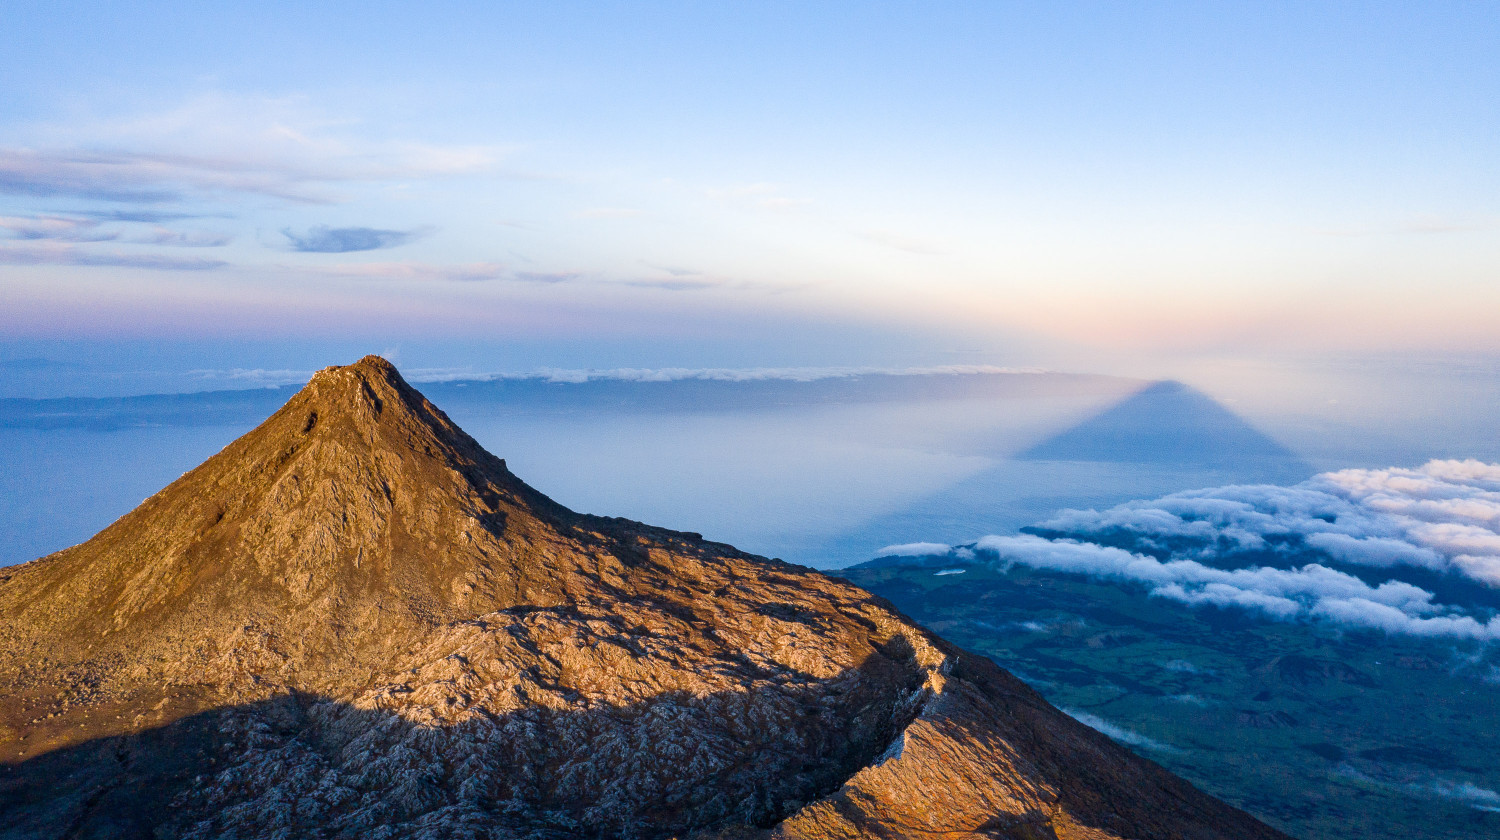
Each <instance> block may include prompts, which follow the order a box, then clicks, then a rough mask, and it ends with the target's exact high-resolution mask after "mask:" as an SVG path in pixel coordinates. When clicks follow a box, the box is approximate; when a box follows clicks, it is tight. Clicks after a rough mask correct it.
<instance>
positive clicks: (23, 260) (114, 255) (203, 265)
mask: <svg viewBox="0 0 1500 840" xmlns="http://www.w3.org/2000/svg"><path fill="white" fill-rule="evenodd" d="M0 264H5V265H78V266H107V267H114V268H148V269H157V270H161V271H208V270H211V269H215V268H222V267H224V266H226V265H228V263H226V262H225V261H223V260H211V259H206V258H202V257H177V256H172V255H168V254H131V253H124V252H120V251H109V252H103V251H94V250H87V249H84V248H80V247H77V246H74V245H65V244H62V243H48V244H47V245H0Z"/></svg>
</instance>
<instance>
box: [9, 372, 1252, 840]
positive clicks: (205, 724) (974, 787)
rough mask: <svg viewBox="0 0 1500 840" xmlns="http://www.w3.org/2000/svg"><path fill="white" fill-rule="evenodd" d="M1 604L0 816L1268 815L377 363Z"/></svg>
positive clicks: (776, 827) (580, 831) (1061, 834)
mask: <svg viewBox="0 0 1500 840" xmlns="http://www.w3.org/2000/svg"><path fill="white" fill-rule="evenodd" d="M0 616H3V622H0V837H3V838H22V837H25V838H32V837H36V838H54V837H55V838H63V837H69V838H72V837H153V838H171V837H182V838H210V837H236V838H258V837H268V838H269V837H276V838H300V837H320V838H367V837H368V838H381V837H432V838H438V837H443V838H447V837H476V838H477V837H485V838H573V837H589V838H594V837H598V838H667V837H673V836H679V837H702V838H710V837H719V838H732V837H778V838H857V837H872V838H874V837H879V838H898V837H899V838H910V837H932V838H937V837H943V838H966V837H972V838H980V837H985V838H1001V837H1005V838H1027V839H1028V840H1035V838H1062V840H1071V838H1090V840H1092V838H1162V840H1166V838H1173V839H1174V840H1175V839H1176V838H1204V840H1207V838H1274V837H1280V836H1281V835H1279V834H1278V833H1276V832H1275V831H1272V830H1271V829H1269V828H1267V827H1265V826H1263V825H1261V824H1260V823H1258V822H1256V821H1255V820H1253V819H1251V818H1250V817H1248V816H1246V815H1245V814H1243V813H1241V812H1239V811H1236V810H1234V809H1232V808H1230V807H1228V806H1226V805H1223V804H1222V803H1219V802H1217V801H1216V800H1213V799H1211V798H1209V797H1207V796H1205V795H1203V794H1201V793H1199V792H1198V791H1196V790H1194V789H1193V788H1192V787H1190V786H1188V785H1187V784H1186V783H1184V782H1182V781H1180V780H1178V779H1176V778H1175V777H1173V776H1171V775H1169V774H1167V773H1166V772H1165V771H1163V770H1161V769H1160V768H1158V767H1157V766H1156V765H1154V764H1151V763H1150V762H1147V761H1144V760H1142V759H1140V758H1137V757H1135V756H1134V755H1132V754H1131V753H1129V752H1126V751H1125V750H1123V749H1121V748H1120V747H1118V746H1116V745H1115V744H1114V743H1113V742H1111V741H1109V740H1108V739H1106V738H1104V737H1103V736H1101V735H1098V734H1096V733H1095V732H1093V731H1092V730H1090V729H1087V728H1086V727H1084V726H1082V725H1081V724H1078V723H1076V722H1074V721H1073V720H1072V719H1071V718H1069V717H1067V716H1065V715H1063V714H1061V713H1060V712H1058V711H1056V710H1055V709H1053V708H1052V707H1051V706H1049V705H1047V703H1046V702H1045V701H1043V700H1042V699H1041V698H1040V697H1039V696H1038V695H1037V694H1035V693H1034V692H1032V691H1031V690H1030V689H1028V688H1027V687H1026V686H1024V685H1022V684H1021V683H1020V682H1018V681H1017V680H1015V679H1014V678H1012V677H1011V676H1010V675H1008V674H1006V673H1005V672H1003V671H1001V670H1000V669H998V668H996V667H994V666H993V665H991V664H990V663H989V662H988V661H986V660H984V659H983V658H981V657H978V656H974V655H971V654H968V653H965V652H963V651H960V650H957V649H956V648H953V647H952V646H950V645H948V644H946V643H944V642H942V641H941V640H939V639H937V638H936V637H934V636H932V635H931V634H930V633H928V632H927V631H925V630H923V629H922V628H920V627H917V626H915V625H914V624H912V623H911V622H910V621H909V620H907V619H906V618H905V617H903V616H901V615H900V614H899V613H897V612H896V611H895V610H893V609H892V608H891V607H890V606H889V605H888V604H886V603H885V602H884V601H882V600H880V599H878V598H875V597H873V596H871V595H869V594H868V593H866V592H864V591H862V590H860V589H857V588H855V587H853V586H850V585H848V584H846V583H843V582H841V581H838V580H834V579H831V578H828V577H825V576H823V575H821V574H818V573H817V572H814V571H811V570H808V569H803V568H799V567H795V566H790V565H787V564H784V563H779V562H775V561H769V560H766V559H764V558H760V557H755V556H752V555H747V554H744V553H741V552H739V551H736V550H735V549H733V548H731V547H729V546H726V545H721V544H718V543H711V542H705V541H703V540H702V539H701V538H700V537H698V536H697V535H694V534H681V533H675V532H671V531H666V530H662V529H657V528H651V527H648V526H645V525H641V524H639V523H635V522H629V521H625V520H619V519H603V518H598V517H591V516H584V515H580V514H575V513H573V512H571V511H569V510H566V509H565V508H563V507H561V506H559V505H557V504H555V503H554V502H552V501H551V500H549V499H547V498H546V497H544V496H542V495H541V494H539V493H537V492H536V491H534V490H532V489H531V488H529V487H527V486H526V485H525V484H524V483H522V482H521V481H520V480H519V479H517V478H515V477H514V476H513V475H511V474H510V472H509V471H508V470H507V469H506V468H505V464H504V462H502V461H500V460H499V459H497V458H495V457H494V456H492V455H490V454H489V453H487V452H485V451H484V450H483V449H481V448H480V447H479V445H478V444H476V443H475V442H474V440H473V439H472V438H470V437H469V436H468V435H466V434H464V433H463V432H462V431H461V430H460V429H458V428H457V427H456V426H455V425H453V423H452V422H450V421H449V420H448V418H447V417H445V416H444V415H443V413H442V412H441V411H439V410H437V409H436V408H435V407H433V406H432V405H431V404H430V403H428V402H427V401H426V400H425V399H424V398H423V397H422V396H421V395H420V394H418V393H417V392H416V391H415V390H413V389H412V388H411V387H410V386H409V385H407V384H406V383H405V382H404V381H403V380H402V379H401V377H400V375H399V374H397V372H396V370H395V369H394V368H393V367H391V365H390V364H389V363H387V362H385V361H384V360H382V359H379V358H376V357H367V358H365V359H363V360H361V361H360V362H359V363H357V364H354V365H350V366H348V367H341V368H328V369H327V370H324V371H322V372H321V373H319V374H318V375H317V376H315V377H314V378H313V380H312V381H311V382H309V383H308V385H307V387H306V388H304V389H303V390H302V391H301V392H300V393H298V394H297V395H296V396H295V397H293V398H292V400H291V401H290V402H288V403H287V404H286V406H285V407H283V408H282V409H281V410H280V411H278V412H277V413H276V414H275V415H273V416H272V417H271V418H270V419H269V420H267V421H266V422H265V423H264V424H262V425H261V426H260V427H259V428H257V429H255V430H254V431H252V432H250V433H249V434H247V435H245V436H244V437H243V438H241V439H239V440H237V441H235V442H234V443H233V444H231V445H230V446H228V447H226V448H225V449H224V451H222V452H220V453H219V454H218V455H216V456H214V457H213V458H211V459H209V460H208V461H207V462H205V463H204V464H203V465H202V466H200V467H198V468H197V469H195V470H193V471H192V472H190V473H188V474H186V475H184V476H183V477H182V478H181V479H179V480H178V481H176V482H174V483H173V484H171V485H170V486H169V487H167V488H166V489H164V490H162V491H161V492H160V493H158V494H156V495H155V496H153V497H151V498H150V499H148V500H146V501H145V502H144V503H143V504H142V505H141V506H140V507H139V508H137V509H136V510H134V511H132V512H131V513H130V514H128V515H126V516H125V517H123V518H122V519H120V520H119V521H118V522H116V523H115V524H113V525H111V526H110V527H109V528H107V529H105V530H104V531H102V532H101V533H100V534H98V535H97V536H95V537H94V538H93V539H91V540H89V541H88V542H86V543H84V544H82V545H79V546H75V547H73V548H70V549H68V550H66V551H62V552H58V553H57V554H53V555H51V556H49V557H44V558H42V559H40V560H37V561H34V562H32V563H27V564H25V565H22V566H18V567H13V568H8V569H0Z"/></svg>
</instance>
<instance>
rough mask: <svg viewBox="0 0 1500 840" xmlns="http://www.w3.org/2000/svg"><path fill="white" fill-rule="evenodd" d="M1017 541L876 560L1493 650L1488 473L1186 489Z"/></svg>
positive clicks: (1498, 546) (1354, 474)
mask: <svg viewBox="0 0 1500 840" xmlns="http://www.w3.org/2000/svg"><path fill="white" fill-rule="evenodd" d="M1023 531H1024V532H1025V533H1022V534H1019V535H1013V536H987V537H984V538H982V539H980V540H978V541H976V542H975V543H973V544H971V545H969V546H959V547H950V546H946V545H941V544H932V543H914V544H909V545H905V546H891V547H889V548H887V549H885V550H883V551H882V552H880V555H881V556H918V555H925V556H941V557H942V559H943V560H944V561H950V562H951V561H952V560H955V559H962V558H963V555H962V554H961V552H968V551H972V552H977V553H978V555H979V556H980V557H981V558H987V559H990V560H991V561H992V562H999V563H1019V564H1022V565H1026V566H1031V567H1034V568H1039V569H1048V570H1052V571H1058V572H1068V573H1075V574H1084V575H1090V576H1093V577H1101V578H1107V579H1112V580H1121V581H1130V582H1134V583H1139V584H1143V585H1145V587H1146V588H1147V590H1148V591H1149V592H1150V594H1152V595H1154V596H1157V597H1162V598H1169V599H1171V600H1175V601H1180V602H1182V603H1185V604H1192V605H1214V606H1219V607H1237V608H1242V609H1246V610H1251V611H1256V612H1259V613H1262V614H1264V615H1267V616H1269V617H1272V618H1275V619H1280V620H1287V621H1290V620H1305V619H1312V620H1321V621H1327V622H1330V623H1333V624H1336V625H1339V626H1343V627H1350V628H1359V629H1369V630H1381V631H1384V632H1387V633H1392V634H1404V635H1412V636H1425V637H1446V638H1455V639H1473V640H1480V641H1494V640H1500V617H1497V616H1496V615H1495V614H1494V613H1495V610H1494V609H1492V608H1489V607H1486V606H1484V605H1483V603H1482V602H1486V601H1487V602H1489V603H1491V604H1493V603H1495V601H1496V597H1497V595H1500V593H1496V592H1494V590H1495V589H1497V588H1500V464H1485V463H1482V462H1480V461H1475V460H1467V461H1432V462H1429V463H1428V464H1426V465H1424V466H1422V467H1420V468H1418V469H1414V470H1413V469H1396V468H1392V469H1384V470H1342V471H1339V472H1331V473H1324V474H1321V475H1318V476H1315V477H1313V478H1312V479H1310V480H1308V481H1305V482H1303V483H1301V484H1298V485H1295V486H1292V487H1279V486H1274V485H1236V486H1230V487H1219V488H1214V489H1210V490H1195V491H1189V492H1184V493H1174V494H1172V495H1170V496H1165V497H1162V498H1160V499H1153V500H1147V501H1134V502H1128V503H1126V504H1123V505H1118V506H1116V507H1113V508H1110V509H1108V510H1104V511H1097V510H1065V511H1063V512H1061V513H1059V514H1058V515H1057V516H1055V517H1053V518H1052V519H1049V520H1047V521H1045V522H1042V523H1040V524H1039V525H1037V526H1034V527H1032V528H1026V529H1023ZM928 547H931V548H933V549H934V550H931V551H923V550H921V549H925V548H928ZM1308 560H1313V561H1314V562H1306V561H1308ZM1386 576H1388V579H1387V580H1385V581H1384V582H1379V583H1375V582H1371V581H1372V580H1378V579H1379V577H1386ZM1403 576H1404V577H1407V578H1412V579H1414V580H1417V581H1419V582H1421V581H1438V582H1444V581H1446V582H1449V583H1454V582H1456V583H1458V584H1460V585H1462V586H1464V587H1468V588H1469V590H1471V591H1475V592H1479V593H1480V594H1481V595H1483V598H1480V599H1478V602H1480V603H1479V604H1478V605H1477V606H1476V605H1475V604H1469V605H1458V604H1451V603H1441V602H1439V600H1438V599H1437V596H1436V595H1435V593H1434V592H1433V591H1431V590H1430V588H1427V587H1426V586H1424V585H1419V583H1413V582H1408V581H1406V580H1402V579H1401V578H1402V577H1403ZM1446 589H1447V590H1454V587H1452V586H1447V587H1446Z"/></svg>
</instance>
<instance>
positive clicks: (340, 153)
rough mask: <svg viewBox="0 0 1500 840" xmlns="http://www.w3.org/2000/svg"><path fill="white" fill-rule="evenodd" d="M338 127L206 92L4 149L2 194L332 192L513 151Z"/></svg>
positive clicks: (143, 197) (479, 163)
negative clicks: (377, 137) (357, 134)
mask: <svg viewBox="0 0 1500 840" xmlns="http://www.w3.org/2000/svg"><path fill="white" fill-rule="evenodd" d="M339 127H340V122H339V121H337V120H333V119H329V118H328V117H327V116H325V115H322V114H318V113H315V112H313V111H312V109H310V108H308V107H307V106H306V104H305V103H303V102H300V101H296V100H277V99H266V98H255V97H240V98H236V97H228V96H222V95H209V96H202V97H198V98H196V99H193V100H191V101H189V102H186V103H184V104H182V105H181V106H179V107H177V108H173V109H169V110H167V111H163V112H157V113H151V114H145V115H141V116H138V117H135V118H131V119H126V120H116V121H101V122H96V123H92V124H80V125H75V126H72V127H70V128H69V129H68V130H67V131H66V132H65V133H62V134H59V133H58V132H55V131H54V132H48V134H50V135H51V136H50V137H49V140H50V142H48V143H46V144H45V145H42V146H30V147H18V146H12V147H9V148H0V193H10V194H16V195H30V196H43V197H71V198H82V199H92V200H101V201H111V202H120V203H127V204H148V205H149V204H164V203H171V202H182V201H187V200H197V199H213V198H221V197H224V196H227V195H232V194H253V195H262V196H271V197H275V198H279V199H283V200H287V201H294V202H301V203H328V202H331V201H334V200H336V199H337V195H336V194H335V193H333V192H331V191H330V188H331V187H334V186H336V185H340V184H351V183H359V182H364V183H375V182H391V181H406V180H411V179H422V178H442V177H451V176H456V175H473V174H477V173H484V172H496V171H497V166H498V163H499V161H500V159H501V158H503V157H504V156H505V154H506V150H504V149H501V148H498V147H493V146H443V145H434V144H424V143H417V142H409V141H384V142H375V141H367V140H355V139H349V138H346V137H343V136H340V135H339V134H338V131H339ZM139 220H142V221H162V220H165V219H161V218H157V219H146V218H144V217H142V218H140V219H139Z"/></svg>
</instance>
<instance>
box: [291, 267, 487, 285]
mask: <svg viewBox="0 0 1500 840" xmlns="http://www.w3.org/2000/svg"><path fill="white" fill-rule="evenodd" d="M285 270H287V271H291V272H297V273H315V274H322V275H325V276H329V277H342V278H352V279H357V280H408V281H420V282H443V283H481V282H486V281H492V280H506V279H509V278H510V277H511V276H512V275H511V273H510V270H509V269H508V268H507V267H506V266H505V265H504V264H503V263H496V262H478V263H461V264H455V265H440V264H433V263H420V262H381V263H345V264H343V265H333V266H327V267H324V268H320V269H306V268H302V267H291V266H289V267H286V269H285Z"/></svg>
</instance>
